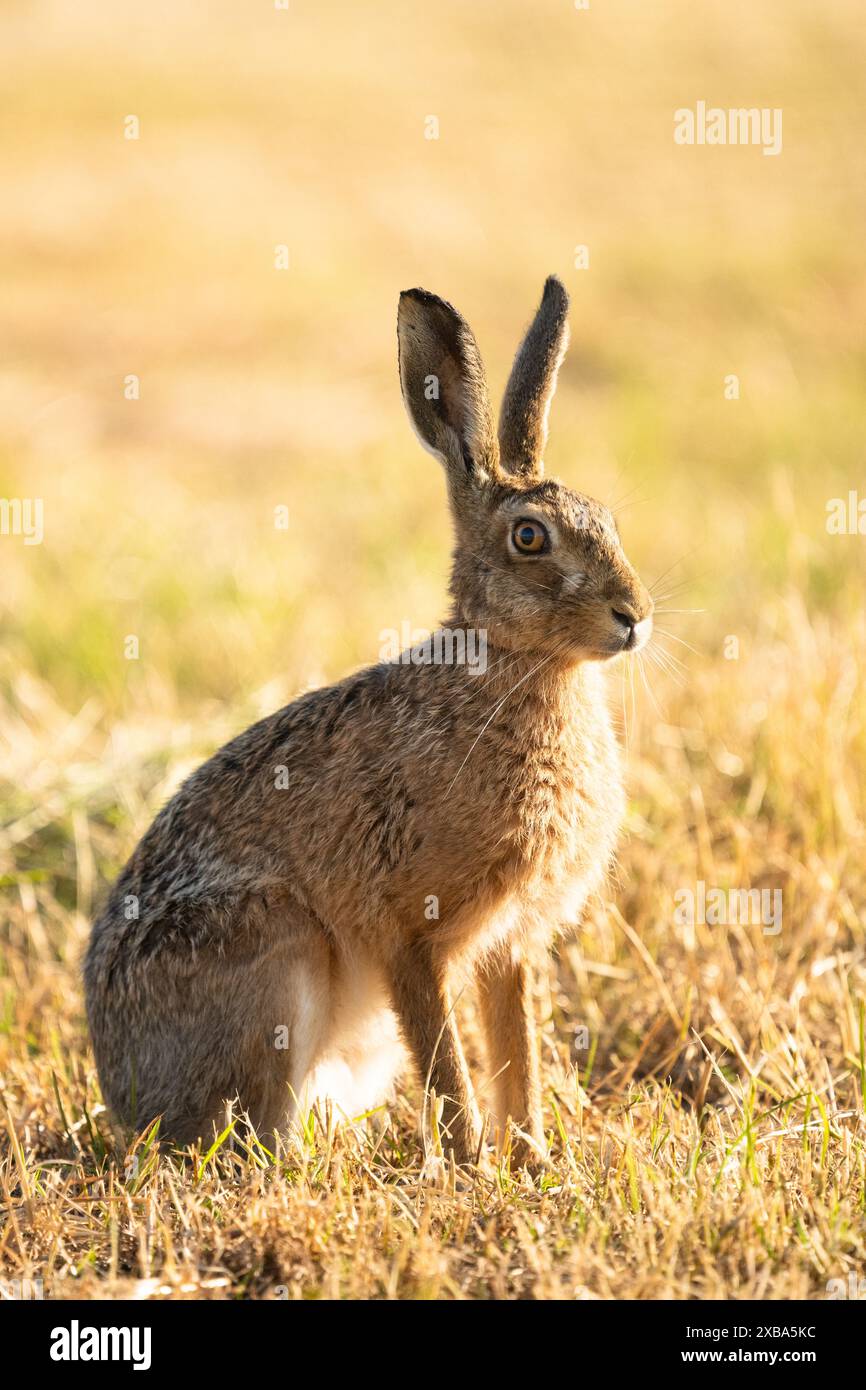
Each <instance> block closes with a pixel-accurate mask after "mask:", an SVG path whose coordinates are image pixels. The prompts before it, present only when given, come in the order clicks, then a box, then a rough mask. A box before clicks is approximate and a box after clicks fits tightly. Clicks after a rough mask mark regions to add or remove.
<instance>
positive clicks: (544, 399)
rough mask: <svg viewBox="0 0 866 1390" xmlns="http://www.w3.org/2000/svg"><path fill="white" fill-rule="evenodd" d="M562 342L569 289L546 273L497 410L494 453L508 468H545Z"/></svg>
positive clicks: (528, 474)
mask: <svg viewBox="0 0 866 1390" xmlns="http://www.w3.org/2000/svg"><path fill="white" fill-rule="evenodd" d="M567 347H568V292H567V290H566V288H565V286H564V285H563V283H562V281H561V280H558V279H557V278H556V276H555V275H550V276H548V278H547V280H546V281H545V285H544V293H543V295H542V296H541V303H540V304H539V306H538V312H537V313H536V315H535V318H534V319H533V321H532V323H531V325H530V327H529V329H528V331H527V334H526V337H525V338H524V339H523V342H522V343H521V345H520V347H519V349H518V352H517V356H516V357H515V359H514V366H513V367H512V368H511V376H510V377H509V378H508V385H507V386H506V388H505V396H504V397H503V400H502V410H501V411H500V414H499V452H500V456H501V458H502V467H503V468H504V469H505V471H506V472H508V473H515V474H517V475H518V476H520V477H522V478H540V477H541V475H542V473H543V472H544V448H545V445H546V444H547V417H548V414H549V411H550V402H551V401H552V400H553V393H554V391H555V390H556V376H557V373H558V371H559V367H560V363H561V362H562V359H563V357H564V356H565V350H566V348H567Z"/></svg>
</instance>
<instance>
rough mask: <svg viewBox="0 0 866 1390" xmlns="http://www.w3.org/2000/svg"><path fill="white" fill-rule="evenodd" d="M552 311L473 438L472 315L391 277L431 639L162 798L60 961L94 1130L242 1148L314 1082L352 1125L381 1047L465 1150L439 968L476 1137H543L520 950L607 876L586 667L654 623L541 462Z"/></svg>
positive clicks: (472, 1138) (316, 700) (589, 511)
mask: <svg viewBox="0 0 866 1390" xmlns="http://www.w3.org/2000/svg"><path fill="white" fill-rule="evenodd" d="M567 308H568V297H567V295H566V292H565V289H564V287H563V286H562V284H561V283H560V282H559V281H558V280H556V279H555V278H550V279H549V280H548V281H547V283H546V285H545V287H544V295H543V297H542V301H541V304H540V306H539V309H538V312H537V314H536V316H535V319H534V320H533V322H532V324H531V326H530V328H529V330H528V332H527V334H526V337H525V338H524V341H523V343H522V345H521V347H520V350H519V351H518V354H517V358H516V360H515V363H514V367H513V369H512V372H511V376H510V379H509V382H508V386H507V389H506V392H505V399H504V401H503V404H502V409H501V412H500V419H499V429H498V433H497V431H496V430H495V429H494V425H493V415H492V411H491V408H490V401H489V397H488V393H487V385H486V381H485V375H484V369H483V366H482V363H481V357H480V354H479V352H478V347H477V345H476V342H475V339H474V337H473V336H472V332H471V330H470V329H469V326H468V325H467V324H466V322H465V321H464V320H463V318H461V316H460V315H459V314H458V313H457V312H456V310H455V309H453V308H452V307H451V305H450V304H447V303H445V301H444V300H442V299H439V298H437V297H436V296H435V295H432V294H428V293H427V292H426V291H424V290H409V291H407V292H406V293H405V294H403V295H401V297H400V308H399V314H398V328H397V332H398V343H399V359H400V380H401V383H402V388H403V396H404V400H405V403H406V408H407V410H408V412H409V416H410V419H411V421H412V424H413V425H414V428H415V430H416V432H417V434H418V436H419V438H420V440H421V443H422V444H423V445H424V446H425V447H426V448H427V449H428V450H429V451H430V452H431V453H433V454H435V455H436V456H437V457H438V459H439V460H440V462H441V464H442V465H443V466H444V469H445V475H446V478H447V483H448V494H449V500H450V504H451V512H452V516H453V521H454V532H455V545H454V565H453V571H452V577H451V598H452V609H451V613H450V616H449V618H448V621H447V625H446V635H447V637H448V639H449V640H448V642H438V643H437V642H436V641H431V643H430V644H429V647H428V648H427V649H426V650H425V651H421V652H414V653H413V654H412V659H411V660H409V661H404V660H397V661H395V662H391V663H383V664H380V665H378V666H373V667H370V668H369V669H367V670H364V671H360V672H358V673H357V674H356V675H353V676H349V677H348V678H347V679H346V680H344V681H341V682H340V683H339V684H338V685H334V686H330V687H329V688H327V689H325V690H317V691H315V692H313V693H312V694H308V695H304V696H303V697H302V698H301V699H298V700H296V701H295V702H294V703H293V704H291V705H288V706H286V708H285V709H282V710H279V711H278V712H277V713H276V714H273V715H271V716H270V718H268V719H264V720H262V721H261V723H259V724H255V725H253V727H252V728H250V729H247V731H246V732H245V733H243V734H241V735H240V736H239V737H238V738H235V739H233V740H232V742H231V743H229V744H227V745H226V747H225V748H222V749H220V751H219V752H218V753H215V754H214V756H213V757H212V758H211V759H210V760H209V761H208V762H207V763H205V764H204V766H203V767H200V768H199V769H198V771H197V772H195V773H193V775H192V776H191V777H190V778H189V779H188V780H187V781H186V782H185V783H184V784H183V786H182V787H181V788H180V790H179V791H178V792H177V794H176V795H175V796H174V797H173V798H172V800H171V801H170V802H169V803H168V805H167V806H165V807H164V808H163V810H162V811H161V812H160V813H159V815H158V816H157V818H156V820H155V821H154V823H153V825H152V826H151V827H150V829H149V830H148V832H147V834H146V835H145V836H144V838H143V839H142V840H141V842H140V843H139V845H138V847H137V849H136V850H135V852H134V854H133V855H132V858H131V859H130V861H129V863H128V864H127V865H126V868H125V869H124V870H123V872H122V874H121V875H120V877H119V879H118V880H117V882H116V884H115V885H114V888H113V890H112V892H111V895H110V897H109V900H108V904H107V906H106V908H105V911H104V912H103V914H102V916H101V917H100V918H99V920H98V921H97V922H96V924H95V926H94V928H93V934H92V937H91V941H90V946H89V949H88V953H87V959H86V964H85V972H84V973H85V984H86V994H87V1012H88V1017H89V1021H90V1029H91V1033H92V1036H93V1044H94V1048H95V1052H96V1060H97V1065H98V1067H99V1074H100V1078H101V1081H102V1087H103V1092H104V1095H105V1099H106V1101H107V1103H108V1105H109V1106H110V1108H111V1110H112V1111H113V1112H114V1115H115V1117H116V1118H117V1120H118V1121H120V1122H123V1123H127V1124H128V1123H131V1124H134V1125H136V1126H138V1127H141V1126H143V1125H144V1124H145V1123H147V1122H148V1121H150V1120H151V1119H153V1118H154V1117H155V1116H157V1115H161V1116H162V1117H163V1119H162V1127H161V1133H162V1134H163V1136H167V1137H171V1138H173V1139H174V1140H176V1141H178V1142H181V1143H183V1142H187V1141H190V1140H193V1139H196V1138H199V1137H200V1136H205V1135H207V1134H208V1133H210V1132H211V1129H212V1125H213V1124H214V1122H218V1121H219V1119H220V1117H221V1116H222V1114H223V1113H224V1107H225V1103H226V1102H227V1101H235V1102H237V1103H238V1104H239V1106H240V1108H241V1109H242V1110H243V1111H245V1112H247V1113H248V1114H249V1116H250V1117H251V1120H252V1122H253V1124H254V1125H255V1127H256V1129H257V1131H258V1133H259V1134H260V1135H262V1136H264V1134H265V1133H266V1132H268V1133H270V1132H273V1131H285V1130H286V1129H287V1128H288V1127H290V1125H291V1123H292V1119H293V1115H294V1113H295V1111H296V1109H297V1106H298V1105H307V1104H308V1103H309V1102H310V1100H312V1099H313V1098H315V1097H321V1096H325V1095H328V1096H331V1097H332V1098H333V1100H334V1103H335V1107H338V1108H339V1109H341V1110H342V1111H343V1112H345V1113H346V1114H348V1115H350V1116H352V1115H357V1114H359V1113H360V1112H362V1111H363V1110H365V1109H368V1108H370V1106H371V1105H374V1104H376V1103H377V1102H378V1101H380V1100H382V1099H383V1098H384V1096H385V1094H386V1093H387V1092H388V1090H389V1088H390V1086H391V1084H392V1083H393V1080H394V1077H395V1075H396V1073H397V1071H398V1069H399V1067H400V1066H401V1064H402V1062H403V1060H404V1057H405V1051H406V1050H408V1052H409V1054H410V1056H411V1057H412V1059H413V1060H414V1063H415V1066H416V1068H417V1071H418V1074H419V1076H420V1078H421V1080H422V1081H424V1082H425V1083H427V1084H428V1085H429V1086H430V1087H431V1089H433V1090H435V1092H436V1094H437V1095H438V1096H439V1097H440V1098H442V1100H443V1109H442V1121H441V1123H442V1127H443V1133H444V1135H445V1136H446V1137H445V1141H444V1142H445V1143H446V1145H447V1146H448V1147H450V1148H451V1149H453V1152H454V1154H455V1156H456V1158H457V1159H458V1161H465V1160H470V1159H472V1158H474V1157H475V1155H476V1153H477V1152H478V1149H479V1144H480V1142H481V1132H482V1131H481V1117H480V1114H479V1111H478V1107H477V1105H476V1102H475V1100H474V1098H473V1094H472V1088H471V1084H470V1079H469V1075H468V1072H467V1067H466V1062H465V1059H464V1056H463V1051H462V1048H461V1045H460V1040H459V1037H458V1034H457V1028H456V1024H455V1019H454V1014H453V1010H452V1001H451V998H450V996H449V976H450V975H451V973H452V968H453V967H454V966H455V965H456V964H457V963H463V964H464V965H469V966H471V967H472V968H473V970H474V972H475V976H476V980H477V984H478V989H479V993H480V1001H481V1014H482V1018H483V1020H484V1024H485V1029H486V1034H487V1043H488V1066H489V1071H490V1075H491V1076H495V1077H496V1078H497V1080H496V1088H497V1095H496V1097H495V1099H494V1103H493V1109H494V1112H495V1125H494V1130H493V1132H494V1133H495V1132H496V1129H497V1127H498V1130H499V1132H500V1133H502V1132H504V1126H505V1124H506V1123H507V1121H508V1119H509V1118H510V1119H511V1120H513V1121H514V1122H515V1123H516V1125H517V1126H519V1127H520V1128H521V1129H522V1130H523V1131H524V1133H525V1134H527V1135H528V1136H529V1139H530V1142H532V1141H535V1142H538V1141H539V1140H540V1139H541V1137H542V1129H541V1100H540V1087H539V1074H538V1059H537V1055H536V1038H535V1028H534V1024H533V1020H532V987H531V980H530V965H529V962H530V956H531V954H532V947H533V943H535V942H538V941H539V940H549V939H550V938H551V937H552V936H553V934H554V933H555V932H556V931H557V930H558V929H559V928H560V927H561V926H562V925H563V924H565V923H568V922H574V921H576V920H577V919H578V917H579V914H580V913H581V910H582V908H583V905H584V903H585V901H586V898H587V895H588V894H589V893H591V892H592V891H593V890H594V889H595V888H597V887H598V886H599V884H600V883H601V881H602V880H603V878H604V876H605V874H606V872H607V870H608V867H609V864H610V861H611V857H612V854H613V851H614V845H615V841H616V837H617V832H618V828H619V824H620V819H621V815H622V809H623V793H622V785H621V775H620V758H619V750H618V746H617V742H616V739H615V737H614V733H613V730H612V727H611V723H610V718H609V715H608V709H607V703H606V696H605V689H604V681H603V673H602V664H603V663H604V662H605V661H606V660H607V659H608V658H610V657H615V656H617V655H618V654H619V653H621V652H624V651H630V650H635V649H636V648H637V647H639V646H640V645H642V643H643V642H644V641H645V640H646V638H647V637H648V635H649V631H650V628H651V624H652V619H651V616H650V615H651V612H652V601H651V599H650V597H649V595H648V593H647V591H646V589H645V588H644V587H643V585H642V584H641V582H640V580H639V579H638V577H637V575H636V574H635V572H634V570H633V569H632V568H631V566H630V565H629V563H628V561H627V560H626V557H625V555H624V554H623V550H622V546H621V544H620V539H619V535H618V532H617V528H616V524H615V522H614V520H613V517H612V516H611V514H610V512H609V511H607V509H606V508H605V507H603V506H601V505H600V504H599V503H597V502H594V501H592V500H591V499H590V498H588V497H585V496H582V495H581V494H579V493H575V492H572V491H570V490H569V489H568V488H565V487H563V486H562V485H561V484H560V483H557V482H555V481H553V480H551V479H545V478H544V476H543V461H542V456H543V452H544V447H545V443H546V440H547V417H548V411H549V407H550V401H551V398H552V396H553V393H554V390H555V387H556V376H557V372H558V370H559V365H560V362H561V360H562V357H563V354H564V352H565V347H566V342H567V334H568V329H567V323H566V313H567ZM470 639H471V640H470ZM469 650H471V651H472V652H473V653H474V657H475V659H474V660H473V661H472V662H471V663H470V662H468V661H467V660H465V659H464V657H465V653H466V652H467V651H469ZM479 653H482V654H483V661H479V660H478V656H479ZM486 1100H487V1097H486V1096H485V1101H486Z"/></svg>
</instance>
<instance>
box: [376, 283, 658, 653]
mask: <svg viewBox="0 0 866 1390" xmlns="http://www.w3.org/2000/svg"><path fill="white" fill-rule="evenodd" d="M567 311H568V295H567V293H566V291H565V287H564V286H563V285H562V283H561V282H560V281H559V280H557V279H556V278H555V277H553V276H551V277H550V279H548V281H547V283H546V284H545V286H544V294H543V296H542V300H541V304H540V305H539V308H538V312H537V313H536V315H535V319H534V320H533V322H532V324H531V326H530V328H529V330H528V332H527V334H526V337H525V338H524V340H523V343H522V345H521V347H520V349H519V351H518V353H517V357H516V358H515V361H514V366H513V368H512V371H511V376H510V378H509V381H508V385H507V387H506V390H505V397H504V400H503V402H502V409H501V412H500V416H499V431H498V436H497V432H496V431H495V430H494V427H493V414H492V411H491V408H490V398H489V395H488V391H487V383H486V379H485V375H484V367H483V365H482V362H481V356H480V354H479V351H478V346H477V344H476V342H475V339H474V337H473V335H472V331H471V329H470V328H469V325H468V324H467V323H466V321H465V320H464V319H463V318H462V317H461V316H460V314H458V313H457V311H456V309H454V308H452V306H451V305H450V304H447V303H446V302H445V301H444V300H443V299H439V298H438V297H437V296H436V295H434V294H428V293H427V291H426V290H418V289H416V290H406V291H405V292H404V293H403V294H402V295H401V296H400V309H399V314H398V321H397V338H398V344H399V353H400V381H401V384H402V388H403V399H404V401H405V403H406V409H407V410H408V412H409V418H410V419H411V421H412V424H413V426H414V428H415V431H416V433H417V434H418V436H419V438H420V440H421V443H422V444H423V445H424V447H425V448H426V449H428V450H429V451H430V452H431V453H432V454H435V455H436V457H437V458H439V459H440V460H441V462H442V464H443V465H444V467H445V472H446V476H447V479H448V493H449V497H450V501H451V510H452V513H453V517H454V524H455V530H456V546H455V552H454V571H453V575H452V582H451V583H452V593H453V596H454V600H455V604H456V606H457V611H458V615H459V616H460V617H461V618H462V619H463V620H465V621H466V622H467V623H469V624H471V625H472V626H474V627H477V628H484V629H486V630H487V632H488V633H489V636H490V639H491V640H492V641H494V642H496V643H497V644H499V645H501V646H505V647H510V648H514V649H520V650H527V651H532V650H539V651H544V652H561V653H562V654H563V656H564V657H566V658H567V659H568V658H570V659H573V660H595V661H602V660H604V659H606V658H607V657H612V656H616V655H618V654H619V653H620V652H624V651H636V650H637V649H638V648H639V647H641V646H643V644H644V643H645V642H646V640H647V638H648V637H649V635H650V632H651V629H652V617H651V614H652V608H653V604H652V599H651V598H650V596H649V594H648V592H647V590H646V589H645V588H644V586H643V584H642V583H641V581H640V580H639V578H638V576H637V575H636V574H635V572H634V570H633V569H632V567H631V565H630V564H629V562H628V560H627V559H626V557H625V553H624V551H623V548H622V544H621V543H620V538H619V532H618V530H617V526H616V522H615V521H614V519H613V516H612V515H611V513H610V512H609V511H608V509H607V508H606V507H604V506H602V505H601V503H599V502H595V501H593V500H592V498H590V497H585V496H584V495H583V494H582V493H579V492H573V491H572V490H571V489H570V488H567V487H565V486H563V484H562V483H558V482H556V481H555V480H554V479H552V478H547V479H546V478H545V477H544V461H543V453H544V446H545V444H546V442H547V416H548V412H549V409H550V402H551V399H552V397H553V393H554V391H555V390H556V376H557V372H558V371H559V365H560V362H561V361H562V358H563V356H564V354H565V349H566V347H567V344H568V324H567V318H566V316H567Z"/></svg>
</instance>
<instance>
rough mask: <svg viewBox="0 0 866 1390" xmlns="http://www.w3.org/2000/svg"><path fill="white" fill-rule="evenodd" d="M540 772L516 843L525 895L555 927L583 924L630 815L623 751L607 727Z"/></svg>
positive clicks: (524, 804) (527, 793) (524, 800)
mask: <svg viewBox="0 0 866 1390" xmlns="http://www.w3.org/2000/svg"><path fill="white" fill-rule="evenodd" d="M592 734H593V735H594V736H592V735H589V734H583V736H577V735H576V736H575V737H574V738H572V739H571V740H570V741H568V742H567V743H566V744H564V746H561V747H560V748H559V749H558V751H557V755H556V756H555V758H552V759H551V762H550V765H549V767H546V768H542V769H540V770H539V769H538V768H536V769H534V774H535V775H534V776H533V778H532V780H531V781H528V782H527V784H526V786H525V787H524V791H523V796H522V797H521V798H520V800H519V814H518V817H517V825H516V837H515V843H516V844H517V845H518V846H519V848H520V855H521V860H522V877H523V884H522V889H523V893H524V895H525V897H526V899H527V901H528V902H530V903H532V904H533V906H534V907H535V908H536V910H537V912H538V913H539V914H540V915H541V916H542V917H543V918H544V919H546V920H548V921H549V922H550V925H551V926H553V925H556V924H562V925H565V924H573V923H576V922H577V921H578V920H579V918H580V915H581V913H582V911H583V908H584V904H585V902H586V899H587V897H588V895H589V894H590V893H592V892H593V891H594V890H595V889H596V888H597V887H598V886H599V884H600V883H601V882H602V880H603V879H604V877H605V875H606V873H607V871H608V868H609V866H610V862H611V859H612V857H613V853H614V850H615V847H616V841H617V837H618V834H619V830H620V826H621V823H622V818H623V812H624V805H625V802H624V793H623V783H622V773H621V767H620V758H619V751H618V748H617V746H616V742H615V740H614V737H613V733H612V731H611V730H610V729H609V728H607V727H606V726H604V725H602V726H600V727H598V728H597V729H595V730H594V731H592Z"/></svg>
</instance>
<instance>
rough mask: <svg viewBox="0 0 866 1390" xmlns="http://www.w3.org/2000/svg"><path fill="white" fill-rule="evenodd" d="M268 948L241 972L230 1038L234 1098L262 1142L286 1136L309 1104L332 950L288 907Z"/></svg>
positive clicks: (325, 1021)
mask: <svg viewBox="0 0 866 1390" xmlns="http://www.w3.org/2000/svg"><path fill="white" fill-rule="evenodd" d="M276 910H277V911H278V912H279V913H280V915H281V916H282V915H283V914H284V913H285V918H286V920H285V923H283V922H282V921H278V922H277V923H276V924H275V934H274V939H273V944H272V946H271V948H270V949H269V950H268V951H267V953H266V954H264V955H262V956H261V957H260V958H259V959H257V960H256V961H255V962H254V963H253V964H252V965H251V966H246V967H245V968H244V969H242V970H240V971H238V973H237V976H236V980H235V986H236V990H237V997H238V1000H239V1005H238V1013H239V1014H240V1015H241V1017H238V1018H236V1020H235V1022H234V1030H235V1033H236V1036H237V1037H238V1038H239V1040H242V1045H241V1047H240V1049H239V1066H238V1086H237V1094H238V1100H239V1102H240V1105H241V1107H242V1108H243V1109H244V1110H245V1111H247V1113H248V1114H249V1116H250V1119H251V1120H252V1122H253V1124H254V1126H255V1128H256V1131H257V1133H258V1134H259V1135H260V1137H261V1138H262V1140H263V1142H265V1143H267V1142H268V1140H267V1138H266V1137H265V1136H270V1138H273V1136H274V1134H285V1133H286V1132H287V1131H289V1130H290V1129H291V1127H292V1124H293V1122H294V1121H295V1119H296V1118H297V1115H298V1111H299V1110H302V1109H303V1108H304V1107H305V1106H306V1105H307V1104H308V1102H309V1097H308V1094H307V1091H308V1082H309V1079H310V1077H311V1074H312V1072H313V1070H314V1067H315V1064H316V1062H317V1060H318V1058H319V1056H320V1055H321V1052H322V1049H323V1047H324V1046H325V1043H326V1040H327V1037H328V1032H329V1017H330V1011H331V997H330V996H331V971H332V961H331V950H330V946H329V943H328V941H327V938H326V937H325V936H324V934H323V933H322V931H321V929H320V928H319V927H318V926H317V925H316V924H314V923H311V922H310V921H309V920H308V919H307V918H306V917H305V915H304V914H303V913H302V912H301V911H300V910H299V909H296V908H294V907H292V906H291V905H286V906H285V907H283V906H282V905H281V906H280V907H279V908H278V909H276Z"/></svg>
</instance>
